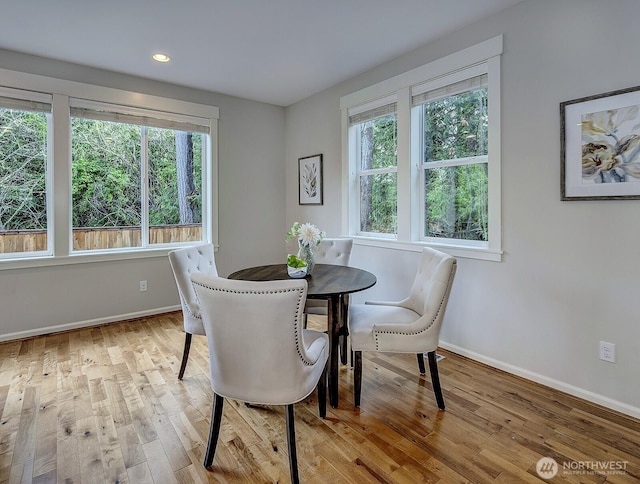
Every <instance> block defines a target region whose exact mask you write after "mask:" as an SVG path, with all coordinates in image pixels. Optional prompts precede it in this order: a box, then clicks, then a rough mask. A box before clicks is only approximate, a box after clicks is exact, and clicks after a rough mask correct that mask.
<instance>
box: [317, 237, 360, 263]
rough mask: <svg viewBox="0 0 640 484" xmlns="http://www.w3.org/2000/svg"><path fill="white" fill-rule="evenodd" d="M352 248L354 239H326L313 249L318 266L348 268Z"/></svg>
mask: <svg viewBox="0 0 640 484" xmlns="http://www.w3.org/2000/svg"><path fill="white" fill-rule="evenodd" d="M352 247H353V239H347V238H333V239H327V238H325V239H323V240H322V241H321V242H320V244H318V245H317V246H315V247H314V248H313V254H314V258H315V261H316V264H335V265H339V266H348V265H349V258H350V257H351V248H352Z"/></svg>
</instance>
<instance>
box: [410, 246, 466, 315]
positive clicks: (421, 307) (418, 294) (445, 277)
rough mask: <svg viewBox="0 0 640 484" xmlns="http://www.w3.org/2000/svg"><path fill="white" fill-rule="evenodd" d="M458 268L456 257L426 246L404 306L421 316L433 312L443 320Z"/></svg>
mask: <svg viewBox="0 0 640 484" xmlns="http://www.w3.org/2000/svg"><path fill="white" fill-rule="evenodd" d="M456 268H457V263H456V259H455V258H454V257H452V256H450V255H449V254H445V253H444V252H440V251H438V250H435V249H431V248H429V247H425V248H424V249H423V250H422V256H421V257H420V263H419V264H418V272H417V273H416V278H415V279H414V281H413V286H412V287H411V292H410V294H409V297H408V298H407V299H405V300H404V301H403V304H402V306H404V307H406V308H409V309H411V310H412V311H415V312H416V313H418V314H419V315H420V316H424V315H425V314H428V313H433V314H434V315H436V316H439V319H440V320H441V319H442V317H443V315H444V309H445V308H446V306H447V301H448V299H449V293H450V292H451V285H452V284H453V278H454V276H455V274H456Z"/></svg>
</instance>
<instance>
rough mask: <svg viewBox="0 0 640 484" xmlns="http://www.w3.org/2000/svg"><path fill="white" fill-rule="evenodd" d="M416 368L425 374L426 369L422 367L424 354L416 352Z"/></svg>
mask: <svg viewBox="0 0 640 484" xmlns="http://www.w3.org/2000/svg"><path fill="white" fill-rule="evenodd" d="M418 369H419V370H420V374H421V375H426V374H427V370H425V368H424V354H423V353H418Z"/></svg>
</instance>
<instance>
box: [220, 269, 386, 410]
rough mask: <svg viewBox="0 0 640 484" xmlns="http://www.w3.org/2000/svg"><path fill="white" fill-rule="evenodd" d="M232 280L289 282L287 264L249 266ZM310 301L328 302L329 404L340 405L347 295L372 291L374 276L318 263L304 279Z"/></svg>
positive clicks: (235, 274)
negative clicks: (341, 342)
mask: <svg viewBox="0 0 640 484" xmlns="http://www.w3.org/2000/svg"><path fill="white" fill-rule="evenodd" d="M228 277H229V279H238V280H245V281H273V280H286V279H289V274H288V272H287V265H286V264H270V265H264V266H256V267H248V268H246V269H242V270H239V271H236V272H234V273H232V274H230V275H229V276H228ZM305 280H306V281H307V298H309V299H324V300H326V301H328V304H327V308H328V313H327V321H328V330H327V333H328V335H329V402H330V404H331V406H332V407H334V408H335V407H337V406H338V352H339V341H340V338H341V337H342V338H343V341H344V344H343V345H342V348H343V352H342V354H343V358H342V362H343V363H346V351H345V350H346V346H347V345H346V338H347V334H348V328H347V317H348V303H347V301H348V295H349V294H351V293H354V292H359V291H364V290H365V289H369V288H370V287H372V286H373V285H374V284H375V283H376V282H377V279H376V276H375V275H373V274H372V273H370V272H368V271H365V270H363V269H358V268H356V267H349V266H341V265H333V264H316V266H315V268H314V270H313V273H312V274H308V275H307V276H306V277H305Z"/></svg>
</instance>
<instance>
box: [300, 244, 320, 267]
mask: <svg viewBox="0 0 640 484" xmlns="http://www.w3.org/2000/svg"><path fill="white" fill-rule="evenodd" d="M298 257H299V258H300V259H302V260H303V261H305V262H306V263H307V274H311V273H312V272H313V268H314V267H315V266H316V261H315V259H314V257H313V249H312V248H311V246H310V245H304V244H298Z"/></svg>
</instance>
